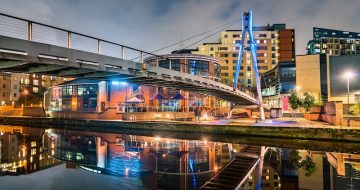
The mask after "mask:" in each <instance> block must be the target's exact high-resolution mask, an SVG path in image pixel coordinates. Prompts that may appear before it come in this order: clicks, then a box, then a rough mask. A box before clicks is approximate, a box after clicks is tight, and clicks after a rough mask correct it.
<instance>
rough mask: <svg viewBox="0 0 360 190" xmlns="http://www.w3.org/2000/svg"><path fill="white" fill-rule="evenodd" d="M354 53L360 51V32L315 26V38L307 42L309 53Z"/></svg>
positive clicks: (335, 54)
mask: <svg viewBox="0 0 360 190" xmlns="http://www.w3.org/2000/svg"><path fill="white" fill-rule="evenodd" d="M320 53H324V54H329V55H334V56H337V55H354V54H359V53H360V33H355V32H348V31H341V30H333V29H326V28H318V27H314V28H313V40H311V41H309V42H308V44H307V54H320Z"/></svg>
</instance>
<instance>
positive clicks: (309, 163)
mask: <svg viewBox="0 0 360 190" xmlns="http://www.w3.org/2000/svg"><path fill="white" fill-rule="evenodd" d="M299 166H300V167H301V168H303V169H304V170H305V176H307V177H309V176H311V174H313V173H314V172H315V171H316V164H315V162H314V161H313V160H312V158H311V157H310V156H309V155H307V156H306V158H305V159H304V160H302V161H301V162H300V165H299Z"/></svg>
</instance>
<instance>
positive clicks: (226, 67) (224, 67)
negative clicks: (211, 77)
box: [221, 66, 229, 70]
mask: <svg viewBox="0 0 360 190" xmlns="http://www.w3.org/2000/svg"><path fill="white" fill-rule="evenodd" d="M221 69H222V70H228V69H229V68H228V66H223V67H222V68H221Z"/></svg>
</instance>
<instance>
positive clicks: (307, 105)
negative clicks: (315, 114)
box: [301, 92, 315, 112]
mask: <svg viewBox="0 0 360 190" xmlns="http://www.w3.org/2000/svg"><path fill="white" fill-rule="evenodd" d="M304 97H305V98H304V99H303V100H302V101H301V102H302V103H301V107H303V108H304V109H305V111H306V112H309V111H310V109H311V108H312V107H313V106H314V105H315V98H314V96H312V95H310V94H309V93H307V92H305V93H304Z"/></svg>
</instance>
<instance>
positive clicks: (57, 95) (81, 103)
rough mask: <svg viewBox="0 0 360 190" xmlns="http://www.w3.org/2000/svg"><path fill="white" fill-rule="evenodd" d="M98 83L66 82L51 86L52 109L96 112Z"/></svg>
mask: <svg viewBox="0 0 360 190" xmlns="http://www.w3.org/2000/svg"><path fill="white" fill-rule="evenodd" d="M97 95H98V83H82V84H71V82H69V84H64V85H60V86H56V87H52V88H50V104H49V106H50V110H51V111H84V112H95V111H96V108H97Z"/></svg>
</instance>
